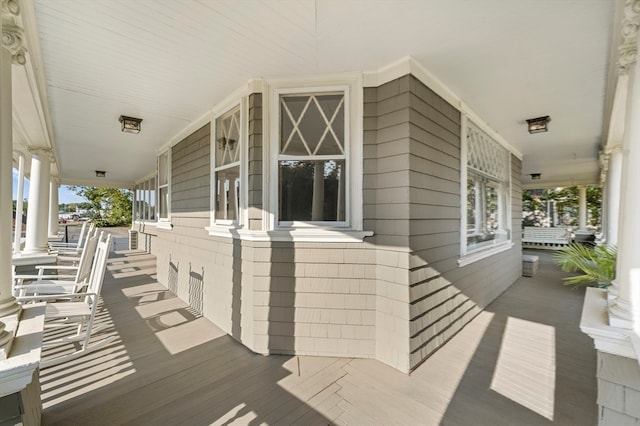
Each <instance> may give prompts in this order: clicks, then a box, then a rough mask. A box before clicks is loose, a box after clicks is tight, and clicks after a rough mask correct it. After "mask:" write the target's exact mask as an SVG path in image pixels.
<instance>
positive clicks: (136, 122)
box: [118, 115, 142, 133]
mask: <svg viewBox="0 0 640 426" xmlns="http://www.w3.org/2000/svg"><path fill="white" fill-rule="evenodd" d="M118 121H120V124H122V131H123V132H126V133H140V130H141V129H142V126H140V123H142V118H135V117H127V116H126V115H121V116H120V118H119V119H118Z"/></svg>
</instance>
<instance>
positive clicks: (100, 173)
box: [96, 170, 107, 178]
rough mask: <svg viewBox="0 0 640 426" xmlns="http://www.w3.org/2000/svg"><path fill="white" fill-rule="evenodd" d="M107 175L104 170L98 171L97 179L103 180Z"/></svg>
mask: <svg viewBox="0 0 640 426" xmlns="http://www.w3.org/2000/svg"><path fill="white" fill-rule="evenodd" d="M106 175H107V172H105V171H104V170H96V177H99V178H103V177H105V176H106Z"/></svg>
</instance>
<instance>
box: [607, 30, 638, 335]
mask: <svg viewBox="0 0 640 426" xmlns="http://www.w3.org/2000/svg"><path fill="white" fill-rule="evenodd" d="M633 41H634V43H633V46H631V48H630V49H634V51H635V52H637V46H638V34H637V33H636V34H635V35H634V40H633ZM633 59H634V61H633V62H630V65H629V67H628V69H629V97H628V100H627V115H626V126H625V137H624V140H623V145H622V189H621V193H620V216H619V220H620V222H619V225H620V226H619V232H618V260H617V267H616V279H615V280H614V282H613V285H614V287H615V288H614V292H615V293H617V297H616V298H615V299H614V300H613V302H612V303H611V304H610V305H609V324H610V325H611V326H614V327H618V328H626V329H631V328H633V325H634V324H633V318H634V312H635V311H637V309H638V302H640V301H639V300H635V299H636V298H637V296H638V289H633V285H632V280H633V279H634V278H635V277H636V276H637V275H638V271H640V256H638V253H640V214H639V212H640V197H638V194H640V167H639V166H638V165H640V67H638V64H637V62H635V55H634V56H633ZM635 285H636V286H637V285H638V283H636V284H635ZM633 293H635V296H634V295H633ZM635 316H636V317H637V313H636V315H635Z"/></svg>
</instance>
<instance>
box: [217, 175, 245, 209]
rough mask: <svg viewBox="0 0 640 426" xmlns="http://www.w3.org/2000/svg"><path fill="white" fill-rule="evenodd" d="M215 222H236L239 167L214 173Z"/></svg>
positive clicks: (238, 195) (238, 198)
mask: <svg viewBox="0 0 640 426" xmlns="http://www.w3.org/2000/svg"><path fill="white" fill-rule="evenodd" d="M215 185H216V220H233V221H237V220H238V206H239V205H240V166H235V167H230V168H228V169H224V170H220V171H217V172H216V183H215Z"/></svg>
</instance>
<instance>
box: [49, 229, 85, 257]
mask: <svg viewBox="0 0 640 426" xmlns="http://www.w3.org/2000/svg"><path fill="white" fill-rule="evenodd" d="M94 228H95V224H93V223H91V224H90V225H89V226H88V227H87V222H83V223H82V228H80V235H78V241H77V242H75V243H64V242H49V251H50V252H51V253H53V254H58V255H72V256H74V255H75V256H77V255H79V254H81V253H82V250H83V249H84V247H85V246H86V243H87V242H88V241H89V238H90V237H91V234H92V233H93V230H94Z"/></svg>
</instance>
